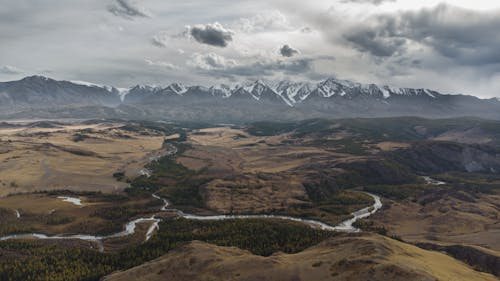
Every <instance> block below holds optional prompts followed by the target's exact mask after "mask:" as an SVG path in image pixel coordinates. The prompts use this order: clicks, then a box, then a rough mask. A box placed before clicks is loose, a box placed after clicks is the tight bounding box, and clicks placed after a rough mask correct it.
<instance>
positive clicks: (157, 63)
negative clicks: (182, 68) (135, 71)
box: [144, 59, 179, 70]
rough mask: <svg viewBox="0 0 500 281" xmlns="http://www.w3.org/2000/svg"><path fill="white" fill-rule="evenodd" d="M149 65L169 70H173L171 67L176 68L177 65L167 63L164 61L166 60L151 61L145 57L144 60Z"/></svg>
mask: <svg viewBox="0 0 500 281" xmlns="http://www.w3.org/2000/svg"><path fill="white" fill-rule="evenodd" d="M144 61H145V62H146V63H147V64H148V65H149V66H158V67H161V68H165V69H170V70H173V69H178V68H179V67H178V66H176V65H174V64H172V63H169V62H166V61H153V60H150V59H145V60H144Z"/></svg>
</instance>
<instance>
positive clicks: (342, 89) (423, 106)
mask: <svg viewBox="0 0 500 281" xmlns="http://www.w3.org/2000/svg"><path fill="white" fill-rule="evenodd" d="M391 116H421V117H429V118H445V117H459V116H475V117H481V118H488V119H500V100H499V99H498V98H492V99H481V98H478V97H475V96H470V95H462V94H459V95H450V94H442V93H439V92H437V91H434V90H429V89H414V88H395V87H390V86H380V85H376V84H360V83H355V82H351V81H347V80H339V79H335V78H328V79H326V80H324V81H321V82H319V83H310V82H293V81H278V82H264V81H261V80H257V81H255V82H251V83H246V84H239V85H233V86H229V85H217V86H211V87H204V86H185V85H183V84H181V83H172V84H170V85H168V86H167V87H154V86H145V85H137V86H135V87H131V88H129V89H123V88H116V87H111V86H102V85H97V84H93V83H88V82H81V81H57V80H54V79H51V78H47V77H43V76H30V77H26V78H24V79H21V80H18V81H10V82H2V83H0V117H2V118H30V117H31V118H127V119H129V118H130V119H133V118H141V119H155V120H157V119H160V120H176V121H215V122H240V121H243V122H246V121H259V120H300V119H309V118H347V117H391Z"/></svg>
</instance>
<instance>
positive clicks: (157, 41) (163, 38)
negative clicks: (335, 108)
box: [151, 32, 171, 48]
mask: <svg viewBox="0 0 500 281" xmlns="http://www.w3.org/2000/svg"><path fill="white" fill-rule="evenodd" d="M170 37H171V36H169V35H168V34H167V33H166V32H160V33H158V34H157V35H155V36H153V38H152V39H151V43H152V44H153V45H154V46H156V47H159V48H165V47H167V46H168V40H169V38H170Z"/></svg>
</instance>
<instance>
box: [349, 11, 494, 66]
mask: <svg viewBox="0 0 500 281" xmlns="http://www.w3.org/2000/svg"><path fill="white" fill-rule="evenodd" d="M464 19H467V20H466V21H465V20H464ZM499 26H500V12H498V11H496V12H480V11H474V10H467V9H463V8H458V7H454V6H450V5H446V4H441V5H438V6H436V7H434V8H431V9H422V10H419V11H409V12H399V13H396V14H384V15H379V16H376V17H374V18H371V19H369V20H368V21H367V22H365V23H364V24H362V25H359V26H357V27H355V28H352V29H350V30H348V31H347V32H346V34H345V35H344V38H345V39H346V40H347V41H348V42H350V43H351V44H352V45H353V46H354V47H355V48H356V49H358V50H360V51H362V52H367V53H369V54H371V55H373V56H375V57H391V56H400V55H408V56H411V55H415V53H414V52H415V50H418V51H419V50H421V49H422V48H428V49H430V50H431V51H432V52H434V53H435V54H437V55H440V56H442V57H444V58H448V59H451V60H452V61H453V62H455V63H458V64H460V65H471V66H479V65H488V64H500V52H498V50H499V49H500V37H499V36H498V27H499Z"/></svg>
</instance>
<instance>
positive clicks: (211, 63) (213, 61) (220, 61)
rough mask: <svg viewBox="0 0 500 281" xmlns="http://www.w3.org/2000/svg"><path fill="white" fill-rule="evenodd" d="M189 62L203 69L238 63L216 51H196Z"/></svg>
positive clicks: (232, 65) (225, 66) (231, 65)
mask: <svg viewBox="0 0 500 281" xmlns="http://www.w3.org/2000/svg"><path fill="white" fill-rule="evenodd" d="M187 64H188V65H189V66H192V67H195V68H198V69H203V70H213V69H226V68H230V67H234V66H236V65H237V63H236V61H235V60H232V59H226V58H225V57H223V56H220V55H217V54H215V53H208V54H200V53H194V54H193V55H192V56H191V58H190V60H188V61H187Z"/></svg>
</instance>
